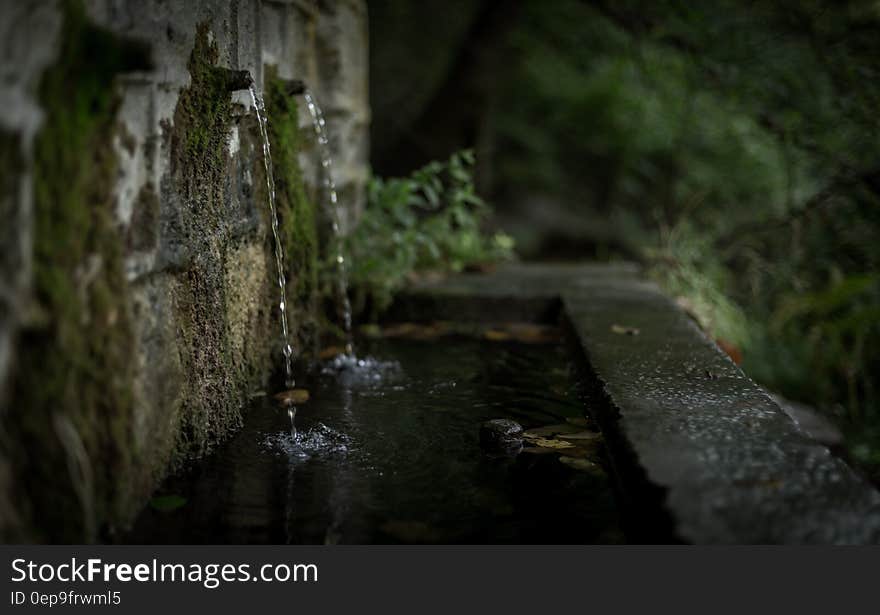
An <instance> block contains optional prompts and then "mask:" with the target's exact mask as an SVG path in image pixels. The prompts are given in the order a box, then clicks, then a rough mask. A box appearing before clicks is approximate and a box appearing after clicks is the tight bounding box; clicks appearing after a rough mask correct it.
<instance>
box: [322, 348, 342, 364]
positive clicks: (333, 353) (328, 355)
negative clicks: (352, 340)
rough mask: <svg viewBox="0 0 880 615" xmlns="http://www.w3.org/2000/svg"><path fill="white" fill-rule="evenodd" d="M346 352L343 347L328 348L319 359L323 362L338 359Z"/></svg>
mask: <svg viewBox="0 0 880 615" xmlns="http://www.w3.org/2000/svg"><path fill="white" fill-rule="evenodd" d="M344 352H345V349H344V348H342V347H341V346H327V347H326V348H324V349H323V350H321V352H319V353H318V358H319V359H321V360H322V361H325V360H327V359H332V358H333V357H337V356H339V355H341V354H343V353H344Z"/></svg>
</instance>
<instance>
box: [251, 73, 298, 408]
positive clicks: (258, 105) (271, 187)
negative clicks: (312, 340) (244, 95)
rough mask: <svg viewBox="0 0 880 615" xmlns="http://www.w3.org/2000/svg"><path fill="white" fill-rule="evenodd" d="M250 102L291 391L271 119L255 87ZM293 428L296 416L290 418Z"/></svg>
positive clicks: (290, 365) (288, 340)
mask: <svg viewBox="0 0 880 615" xmlns="http://www.w3.org/2000/svg"><path fill="white" fill-rule="evenodd" d="M248 89H249V90H250V93H251V100H252V101H253V103H254V112H255V113H256V116H257V123H258V124H259V125H260V137H261V138H262V140H263V164H264V166H265V168H266V192H267V193H268V201H269V215H270V219H271V226H272V236H273V237H274V239H275V269H276V271H277V273H278V291H279V293H280V295H281V301H280V303H279V304H278V307H279V310H280V312H281V336H282V339H281V344H282V346H281V347H282V351H283V353H284V372H285V384H286V385H287V387H288V388H292V387H294V386H295V385H296V382H295V381H294V378H293V347H292V346H291V345H290V330H289V327H288V324H287V278H286V276H285V274H284V246H283V245H282V244H281V235H280V230H279V228H278V210H277V207H276V206H275V174H274V172H273V170H272V169H273V167H272V149H271V147H270V145H269V124H268V122H269V119H268V117H267V115H266V105H265V104H264V102H263V97H262V95H261V94H260V93H259V92H257V90H256V89H255V88H254V86H253V85H251V86H250V87H249V88H248ZM290 420H291V425H293V416H291V417H290Z"/></svg>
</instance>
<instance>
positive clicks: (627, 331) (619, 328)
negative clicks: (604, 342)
mask: <svg viewBox="0 0 880 615" xmlns="http://www.w3.org/2000/svg"><path fill="white" fill-rule="evenodd" d="M611 332H612V333H617V334H618V335H638V334H639V330H638V329H637V328H636V327H625V326H624V325H616V324H615V325H611Z"/></svg>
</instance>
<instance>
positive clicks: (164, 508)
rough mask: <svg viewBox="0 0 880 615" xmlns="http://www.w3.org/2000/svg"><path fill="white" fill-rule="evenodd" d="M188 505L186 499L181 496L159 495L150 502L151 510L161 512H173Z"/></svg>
mask: <svg viewBox="0 0 880 615" xmlns="http://www.w3.org/2000/svg"><path fill="white" fill-rule="evenodd" d="M184 504H186V498H185V497H183V496H181V495H157V496H156V497H154V498H153V499H152V500H150V508H152V509H154V510H158V511H159V512H163V513H164V512H171V511H172V510H177V509H178V508H180V507H182V506H183V505H184Z"/></svg>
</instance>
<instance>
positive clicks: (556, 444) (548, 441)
mask: <svg viewBox="0 0 880 615" xmlns="http://www.w3.org/2000/svg"><path fill="white" fill-rule="evenodd" d="M533 442H534V444H535V446H540V447H542V448H554V449H557V448H574V444H572V443H571V442H566V441H565V440H556V439H553V438H538V439H536V440H534V441H533Z"/></svg>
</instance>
